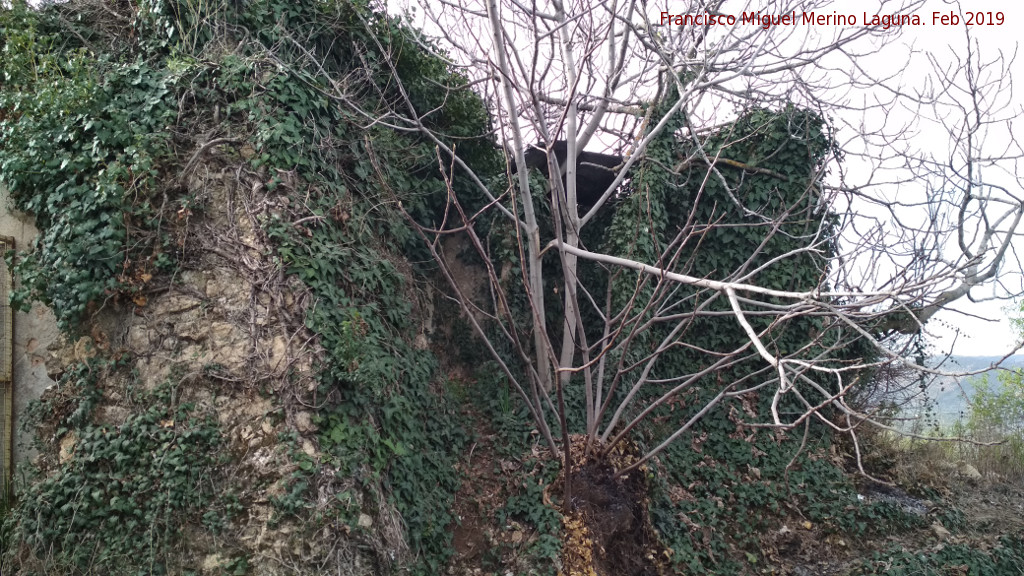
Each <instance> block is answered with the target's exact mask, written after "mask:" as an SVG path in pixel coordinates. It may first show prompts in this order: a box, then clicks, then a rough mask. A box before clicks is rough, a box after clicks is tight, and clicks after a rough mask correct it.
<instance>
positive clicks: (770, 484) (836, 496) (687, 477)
mask: <svg viewBox="0 0 1024 576" xmlns="http://www.w3.org/2000/svg"><path fill="white" fill-rule="evenodd" d="M798 445H799V442H796V441H793V440H791V439H772V438H768V437H766V436H764V435H762V436H753V435H752V436H748V437H742V436H741V437H735V436H734V437H730V435H729V434H726V433H724V432H723V431H715V430H711V431H708V432H705V433H704V434H702V435H701V437H700V438H699V439H697V440H695V441H694V442H693V443H692V444H690V445H686V444H683V443H677V444H675V445H673V446H671V447H669V448H668V450H667V452H666V455H665V457H664V458H663V460H662V461H663V464H664V466H665V473H664V474H658V475H652V478H651V480H652V481H653V489H652V502H651V508H650V509H651V521H652V523H653V524H654V527H655V528H656V529H657V530H658V532H659V533H660V534H661V538H662V541H663V543H664V544H665V545H666V546H668V547H669V548H671V549H672V550H673V552H674V554H673V558H672V559H673V562H674V563H676V565H677V566H679V567H680V568H684V567H685V568H686V569H687V570H689V571H691V572H693V573H701V574H704V573H707V574H737V573H742V572H743V570H742V566H743V564H744V563H745V562H747V561H748V557H747V555H748V554H753V555H755V556H756V557H760V554H761V545H762V542H761V540H760V538H761V535H763V534H764V533H765V532H767V531H771V530H777V529H778V526H779V524H780V523H782V522H784V521H785V520H786V519H787V518H792V517H793V514H794V513H795V514H798V515H799V517H800V518H804V519H806V520H807V521H810V522H811V523H812V525H813V526H814V527H815V529H819V530H824V531H826V532H835V533H844V534H852V535H864V534H868V533H879V532H880V533H886V532H888V531H890V530H894V529H895V528H897V527H900V526H902V527H903V528H905V529H906V528H912V527H921V525H922V522H923V520H922V519H920V518H918V517H916V516H912V515H909V514H907V513H906V512H903V511H902V510H901V509H899V508H897V507H895V506H893V505H891V504H886V503H871V504H864V503H861V502H860V501H859V500H858V498H857V494H856V490H855V488H854V486H853V484H852V482H851V481H850V479H849V478H848V477H847V476H846V474H845V473H844V472H843V470H842V469H841V468H838V467H837V466H836V465H835V464H833V463H832V462H831V461H830V460H829V459H828V458H827V457H826V455H827V454H828V446H829V444H828V442H827V440H819V441H816V442H815V443H814V444H813V445H811V446H808V447H807V450H806V452H803V453H801V454H800V455H799V456H798V457H797V458H796V459H795V460H793V451H795V450H796V449H797V447H798ZM791 461H792V465H790V462H791ZM787 466H788V469H787ZM794 528H795V527H794ZM740 552H743V553H742V554H741V553H740Z"/></svg>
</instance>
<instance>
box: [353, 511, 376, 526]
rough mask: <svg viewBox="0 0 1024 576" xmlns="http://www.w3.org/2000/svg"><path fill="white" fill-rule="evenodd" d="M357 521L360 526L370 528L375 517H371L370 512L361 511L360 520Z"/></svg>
mask: <svg viewBox="0 0 1024 576" xmlns="http://www.w3.org/2000/svg"><path fill="white" fill-rule="evenodd" d="M357 523H358V524H359V527H360V528H366V529H369V528H371V527H372V526H373V518H371V517H370V515H369V514H363V513H360V514H359V520H358V522H357Z"/></svg>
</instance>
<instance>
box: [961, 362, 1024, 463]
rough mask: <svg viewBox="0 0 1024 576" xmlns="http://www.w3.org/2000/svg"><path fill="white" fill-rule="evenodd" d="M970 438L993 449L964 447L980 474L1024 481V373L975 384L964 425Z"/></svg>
mask: <svg viewBox="0 0 1024 576" xmlns="http://www.w3.org/2000/svg"><path fill="white" fill-rule="evenodd" d="M964 428H965V430H964V432H966V435H967V437H969V438H971V439H973V440H977V441H979V442H998V443H999V444H996V445H993V446H961V447H960V449H961V451H964V452H969V453H970V454H969V458H970V460H971V461H972V462H974V464H975V466H977V468H978V470H979V471H982V472H994V473H996V474H999V475H1001V476H1004V477H1007V478H1010V479H1019V478H1024V371H1022V370H1021V369H1019V368H1018V369H1016V370H1013V371H1000V372H999V384H997V385H994V384H993V383H991V382H989V380H988V377H987V376H982V377H981V378H978V379H976V380H975V382H974V395H973V396H972V397H971V403H970V407H969V409H968V417H967V423H966V425H965V427H964Z"/></svg>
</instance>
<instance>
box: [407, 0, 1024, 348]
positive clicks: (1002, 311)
mask: <svg viewBox="0 0 1024 576" xmlns="http://www.w3.org/2000/svg"><path fill="white" fill-rule="evenodd" d="M427 1H431V2H433V1H435V0H427ZM880 2H882V0H868V1H867V2H865V1H864V0H860V1H856V0H839V1H837V2H835V3H834V5H833V6H832V7H831V9H830V10H827V11H824V12H825V13H829V12H832V11H833V10H834V11H836V12H838V13H840V14H852V15H855V16H856V17H857V21H858V25H863V24H864V16H865V14H866V15H867V16H868V17H870V16H871V15H872V14H876V13H877V14H883V13H886V12H887V10H886V9H885V8H884V6H883V7H882V8H878V5H879V3H880ZM416 3H417V0H391V2H390V4H391V8H392V10H393V11H396V12H397V11H400V8H399V6H401V5H408V4H416ZM757 3H759V2H757V1H756V0H754V1H751V2H750V3H749V4H750V5H754V4H757ZM686 5H688V3H686V2H672V1H671V0H665V1H664V2H662V1H655V2H651V3H650V4H649V6H650V10H651V14H650V15H649V17H650V19H651V20H655V21H656V19H657V17H658V14H657V13H658V12H659V11H660V10H665V9H667V10H669V11H670V12H671V11H673V9H675V11H679V10H682V9H685V6H686ZM743 6H744V3H743V2H738V3H730V2H726V3H725V6H724V7H723V12H725V13H729V14H735V15H736V16H739V14H740V13H741V12H743V11H745V10H743ZM963 6H964V9H969V10H971V11H972V12H975V13H981V14H980V16H981V17H982V18H983V19H984V20H986V21H987V20H989V18H990V17H994V16H996V15H997V14H996V13H998V12H1001V13H1002V16H1003V19H1002V21H1003V24H1002V25H981V26H977V25H976V26H973V27H972V28H971V30H970V33H971V34H972V35H973V38H974V39H976V40H977V45H978V48H979V51H980V53H981V59H982V60H989V59H991V58H993V57H995V56H996V55H997V54H998V53H999V52H1002V53H1003V54H1004V56H1006V57H1007V58H1008V59H1009V58H1011V57H1012V56H1013V54H1014V53H1015V52H1016V50H1017V49H1018V36H1019V35H1020V31H1021V30H1024V2H1015V1H1012V0H973V1H971V0H966V1H965V2H964V3H963ZM396 8H397V10H396ZM754 9H755V10H756V8H754ZM763 12H764V13H768V12H771V10H770V9H769V10H763ZM821 12H822V11H819V13H821ZM934 12H939V13H941V14H953V13H959V12H960V7H959V6H957V5H955V4H950V3H949V2H947V1H945V0H926V1H925V2H924V4H923V5H922V6H921V7H920V8H918V9H917V10H915V11H914V14H917V15H919V16H920V18H921V20H922V24H921V25H920V26H908V27H903V28H902V29H900V30H898V31H897V30H896V29H893V32H894V34H897V33H898V34H899V40H898V41H897V43H896V44H894V45H889V46H886V47H885V48H883V49H882V50H881V51H879V52H878V53H876V54H873V55H869V56H867V57H864V58H863V59H861V60H858V65H860V66H862V67H864V68H867V69H870V71H871V72H872V73H873V74H877V75H878V76H882V77H884V76H891V75H898V81H899V82H900V85H901V86H905V87H915V86H916V85H917V83H918V82H921V81H922V79H923V77H924V75H925V74H926V73H927V72H929V71H930V68H929V67H928V66H927V59H926V58H923V57H920V56H922V55H924V56H928V57H930V58H931V61H932V62H933V63H934V64H936V65H939V66H943V65H953V64H954V63H955V62H956V61H957V56H958V55H959V54H958V53H957V52H955V51H954V50H962V47H963V46H964V39H965V28H964V26H963V25H960V26H953V25H948V24H943V23H942V22H935V21H934V19H933V13H934ZM990 13H991V14H990ZM833 31H834V29H833ZM821 32H822V34H826V33H827V32H828V30H827V29H824V28H823V29H822V30H821ZM906 46H913V48H914V49H915V50H917V51H919V52H920V53H922V54H920V55H919V57H918V58H916V59H915V60H911V61H908V59H907V52H908V50H907V48H906ZM954 47H956V48H954ZM918 67H920V68H919V69H918ZM1010 74H1011V75H1012V76H1014V77H1016V79H1017V80H1018V81H1020V82H1024V54H1021V55H1020V57H1018V58H1017V59H1016V60H1015V61H1014V62H1013V64H1012V66H1011V68H1010ZM1015 88H1016V89H1017V90H1016V91H1015V92H1014V94H1013V96H1012V101H1011V102H1010V106H1011V107H1012V108H1013V109H1014V110H1015V111H1016V113H1015V114H1014V115H1015V116H1024V112H1022V110H1024V86H1017V87H1015ZM868 92H870V91H869V90H866V91H865V93H868ZM908 114H909V113H908ZM836 115H837V116H841V115H842V113H841V112H837V113H836ZM891 116H896V117H897V118H896V123H897V124H898V123H899V121H900V120H899V119H898V113H893V114H892V115H890V117H889V118H887V119H888V120H890V121H891V120H893V118H892V117H891ZM850 120H851V123H856V119H852V118H851V119H850ZM1022 124H1024V120H1022ZM918 128H919V130H920V131H919V132H918V133H917V134H916V135H915V137H914V140H913V142H914V144H915V145H916V146H923V147H925V148H927V147H928V146H929V143H930V142H934V143H935V145H936V146H937V147H941V146H944V145H947V143H948V137H947V136H946V134H945V133H944V130H943V129H944V123H943V122H942V119H941V118H932V119H931V124H929V122H928V121H923V122H922V124H921V125H920V126H919V127H918ZM1006 133H1008V132H1007V129H1003V137H1005V134H1006ZM933 134H934V135H935V137H933ZM847 136H849V135H847ZM1020 136H1021V138H1024V134H1020ZM839 137H840V140H843V134H840V135H839ZM999 137H1000V136H999V135H998V134H997V135H995V136H993V138H994V139H999ZM937 152H938V153H939V154H942V153H943V152H944V149H939V150H937ZM854 164H855V163H854V162H849V164H848V165H847V169H849V170H851V171H852V172H851V175H852V176H853V177H854V178H853V179H854V180H856V170H857V168H856V166H855V165H854ZM986 177H989V175H988V174H986ZM1002 178H1005V179H1006V180H1003V181H1004V182H1006V183H1007V184H1012V187H1013V188H1014V189H1016V190H1018V191H1019V190H1020V189H1021V183H1022V180H1021V179H1020V176H1019V175H1018V174H1015V173H1009V174H1004V175H1003V176H1002ZM904 186H906V185H904ZM910 188H911V187H910V186H906V188H902V187H894V189H893V190H892V192H891V193H892V194H901V195H902V194H913V191H912V190H911V189H910ZM885 193H886V195H887V196H889V194H890V192H889V191H888V190H887V191H886V192H885ZM1021 249H1022V250H1024V245H1021ZM1010 256H1011V257H1010V258H1008V260H1007V264H1006V267H1005V268H1004V269H1003V270H1002V271H1001V272H1003V273H1008V275H1009V276H1012V277H1014V281H1013V282H1010V284H1011V288H1012V287H1013V286H1012V285H1013V284H1014V283H1015V284H1016V287H1017V289H1018V290H1019V289H1020V288H1021V286H1020V278H1021V273H1022V271H1021V270H1020V269H1019V264H1018V262H1017V260H1016V258H1014V257H1012V255H1010ZM985 290H986V289H984V288H981V289H976V290H975V291H974V292H973V294H974V295H975V296H978V297H985V296H992V295H993V289H991V288H988V291H987V292H986V291H985ZM996 295H998V294H996ZM953 308H954V309H955V310H949V311H943V312H941V313H939V314H937V315H936V316H935V317H934V318H933V320H932V321H930V322H929V324H928V325H927V327H926V329H927V331H928V333H929V334H930V335H932V336H934V339H933V341H934V343H935V346H936V349H935V350H934V353H936V354H939V353H946V352H952V353H954V354H957V355H969V356H979V355H984V356H994V355H1002V354H1008V353H1011V352H1013V350H1014V348H1015V345H1016V341H1017V339H1018V338H1017V334H1016V332H1015V330H1014V329H1013V327H1012V326H1011V323H1010V320H1009V319H1010V317H1011V316H1012V315H1013V314H1011V313H1009V312H1008V310H1010V309H1013V308H1016V305H1015V304H1013V303H1012V302H1007V301H1005V300H1003V301H990V302H984V303H972V302H970V301H968V300H967V299H966V298H963V299H961V301H958V302H957V303H956V304H955V305H954V306H953Z"/></svg>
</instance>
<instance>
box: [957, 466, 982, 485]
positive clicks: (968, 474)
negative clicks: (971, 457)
mask: <svg viewBox="0 0 1024 576" xmlns="http://www.w3.org/2000/svg"><path fill="white" fill-rule="evenodd" d="M956 473H957V474H958V475H960V477H961V478H966V479H967V480H970V481H971V482H978V481H980V480H981V472H978V469H977V468H975V467H974V466H971V465H970V464H968V463H966V462H964V463H963V464H960V466H959V467H958V468H957V470H956Z"/></svg>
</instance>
